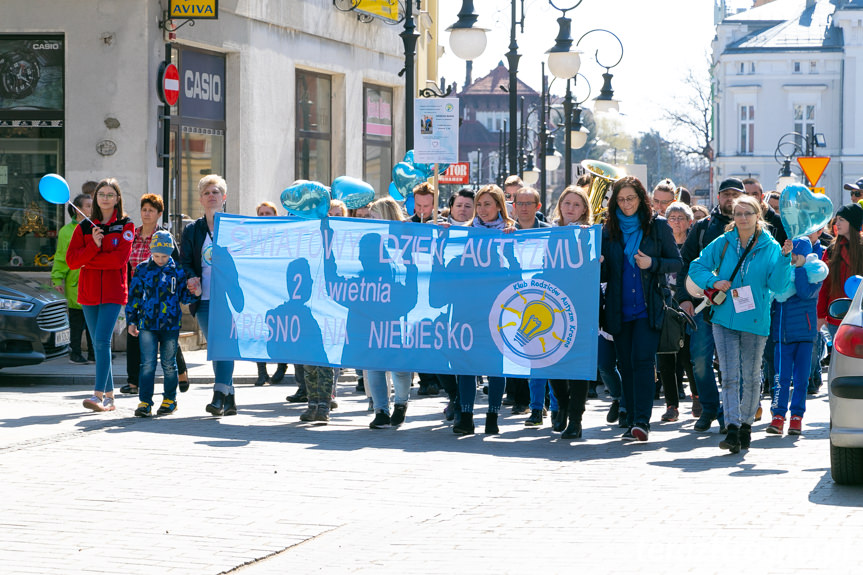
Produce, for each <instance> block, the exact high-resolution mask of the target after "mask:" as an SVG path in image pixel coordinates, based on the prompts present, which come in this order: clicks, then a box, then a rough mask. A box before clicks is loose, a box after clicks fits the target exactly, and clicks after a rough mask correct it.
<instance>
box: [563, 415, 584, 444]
mask: <svg viewBox="0 0 863 575" xmlns="http://www.w3.org/2000/svg"><path fill="white" fill-rule="evenodd" d="M560 438H561V439H581V420H580V419H577V418H574V417H573V418H570V420H569V425H567V426H566V429H564V430H563V433H561V434H560Z"/></svg>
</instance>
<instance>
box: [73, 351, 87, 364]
mask: <svg viewBox="0 0 863 575" xmlns="http://www.w3.org/2000/svg"><path fill="white" fill-rule="evenodd" d="M69 363H83V364H86V363H88V362H87V359H86V358H85V357H84V356H83V355H81V354H80V353H72V354H69Z"/></svg>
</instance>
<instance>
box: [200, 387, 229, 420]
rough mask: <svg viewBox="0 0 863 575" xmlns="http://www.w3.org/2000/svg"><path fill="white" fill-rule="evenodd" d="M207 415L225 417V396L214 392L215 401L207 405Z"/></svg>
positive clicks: (219, 392)
mask: <svg viewBox="0 0 863 575" xmlns="http://www.w3.org/2000/svg"><path fill="white" fill-rule="evenodd" d="M205 409H206V410H207V413H210V414H212V415H224V414H225V394H224V393H222V392H221V391H214V392H213V401H211V402H210V403H208V404H207V407H206V408H205Z"/></svg>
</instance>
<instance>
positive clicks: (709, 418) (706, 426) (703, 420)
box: [692, 412, 716, 433]
mask: <svg viewBox="0 0 863 575" xmlns="http://www.w3.org/2000/svg"><path fill="white" fill-rule="evenodd" d="M715 419H716V416H715V415H714V414H712V413H707V412H703V413H702V414H701V416H700V417H699V418H698V421H696V422H695V425H693V426H692V429H694V430H695V431H698V432H701V433H703V432H705V431H710V426H711V425H713V421H714V420H715Z"/></svg>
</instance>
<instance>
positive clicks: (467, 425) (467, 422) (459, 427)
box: [452, 411, 474, 435]
mask: <svg viewBox="0 0 863 575" xmlns="http://www.w3.org/2000/svg"><path fill="white" fill-rule="evenodd" d="M452 432H453V433H458V434H459V435H473V432H474V427H473V413H468V412H466V411H462V412H461V417H460V418H459V420H458V423H456V424H455V425H453V426H452Z"/></svg>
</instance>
